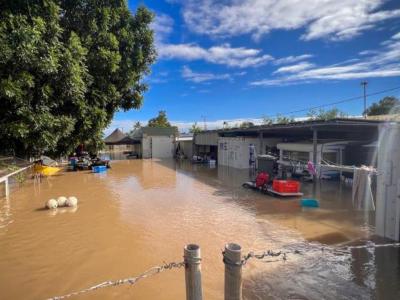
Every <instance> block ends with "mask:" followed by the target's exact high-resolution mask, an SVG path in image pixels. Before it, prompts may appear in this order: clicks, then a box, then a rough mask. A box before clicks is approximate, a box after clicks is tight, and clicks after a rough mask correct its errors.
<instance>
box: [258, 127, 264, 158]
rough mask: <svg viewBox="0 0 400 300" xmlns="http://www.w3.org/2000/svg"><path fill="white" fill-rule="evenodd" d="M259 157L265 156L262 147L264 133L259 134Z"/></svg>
mask: <svg viewBox="0 0 400 300" xmlns="http://www.w3.org/2000/svg"><path fill="white" fill-rule="evenodd" d="M259 136H260V155H263V154H265V147H264V133H263V132H260V134H259Z"/></svg>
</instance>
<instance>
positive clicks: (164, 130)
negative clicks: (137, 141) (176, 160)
mask: <svg viewBox="0 0 400 300" xmlns="http://www.w3.org/2000/svg"><path fill="white" fill-rule="evenodd" d="M143 134H147V135H150V136H171V135H176V134H177V128H176V127H148V126H146V127H141V128H140V129H139V130H138V132H137V133H136V132H135V133H134V136H135V137H136V136H142V135H143Z"/></svg>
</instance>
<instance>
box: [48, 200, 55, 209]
mask: <svg viewBox="0 0 400 300" xmlns="http://www.w3.org/2000/svg"><path fill="white" fill-rule="evenodd" d="M57 206H58V203H57V200H56V199H50V200H49V201H47V202H46V207H47V208H48V209H55V208H57Z"/></svg>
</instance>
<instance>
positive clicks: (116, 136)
mask: <svg viewBox="0 0 400 300" xmlns="http://www.w3.org/2000/svg"><path fill="white" fill-rule="evenodd" d="M125 137H126V134H124V133H123V132H122V131H121V130H120V129H119V128H117V129H115V130H114V131H113V132H112V133H111V134H110V135H109V136H108V137H106V138H105V139H104V142H105V143H106V144H114V143H118V142H119V141H121V140H122V139H124V138H125Z"/></svg>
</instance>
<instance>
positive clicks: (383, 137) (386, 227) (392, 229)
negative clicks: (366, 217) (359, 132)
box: [376, 124, 400, 241]
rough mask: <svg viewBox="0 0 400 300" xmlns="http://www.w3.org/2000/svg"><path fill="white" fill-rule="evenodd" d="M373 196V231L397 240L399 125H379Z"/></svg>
mask: <svg viewBox="0 0 400 300" xmlns="http://www.w3.org/2000/svg"><path fill="white" fill-rule="evenodd" d="M377 184H378V187H377V198H376V233H377V234H378V235H380V236H383V237H387V238H390V239H392V240H396V241H399V240H400V126H399V125H397V124H392V125H389V124H385V125H383V126H382V127H381V128H380V138H379V145H378V176H377Z"/></svg>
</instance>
